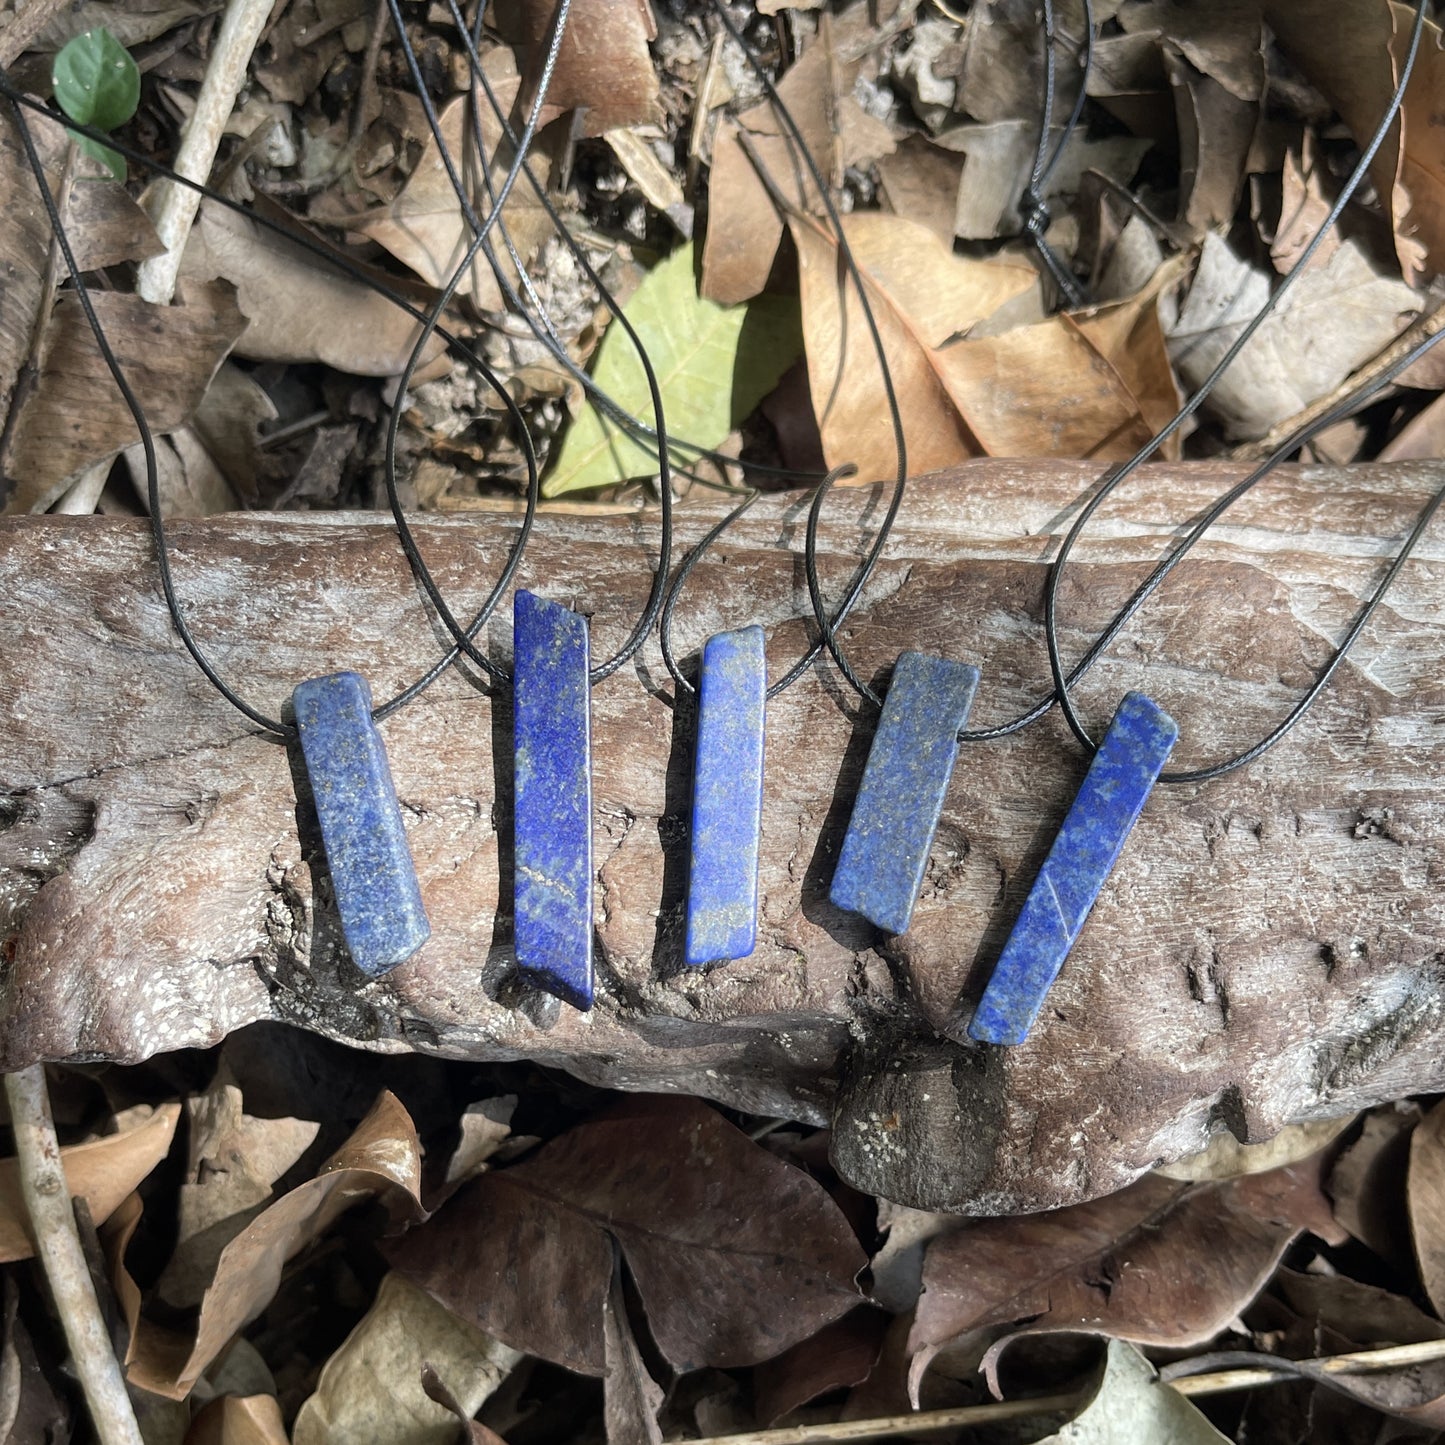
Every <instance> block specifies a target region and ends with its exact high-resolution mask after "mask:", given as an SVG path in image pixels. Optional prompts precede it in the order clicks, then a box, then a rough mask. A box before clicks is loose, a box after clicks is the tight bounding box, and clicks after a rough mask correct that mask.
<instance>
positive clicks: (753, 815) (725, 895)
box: [683, 627, 768, 965]
mask: <svg viewBox="0 0 1445 1445" xmlns="http://www.w3.org/2000/svg"><path fill="white" fill-rule="evenodd" d="M763 645H764V639H763V629H762V628H761V627H744V628H741V629H739V630H738V631H736V632H720V633H718V635H717V636H716V637H712V638H709V639H708V643H707V646H706V647H705V648H704V649H703V654H702V672H701V675H700V677H699V678H698V704H697V754H696V760H695V762H694V765H693V775H692V854H691V858H690V860H689V864H688V875H687V941H686V944H685V947H684V951H683V956H684V958H686V960H687V962H688V963H690V964H694V965H696V964H703V963H712V962H714V961H716V960H719V959H729V958H746V957H747V955H748V954H750V953H751V952H752V951H753V948H754V946H755V945H756V943H757V936H758V840H759V836H760V833H761V830H762V819H763V717H764V713H765V710H766V706H767V690H768V677H767V661H766V659H765V657H764V652H763Z"/></svg>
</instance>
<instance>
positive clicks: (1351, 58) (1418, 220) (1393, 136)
mask: <svg viewBox="0 0 1445 1445" xmlns="http://www.w3.org/2000/svg"><path fill="white" fill-rule="evenodd" d="M1264 14H1265V19H1266V21H1267V22H1268V24H1269V27H1270V29H1271V30H1273V31H1274V33H1275V36H1276V37H1277V38H1278V40H1279V43H1280V45H1281V47H1282V48H1283V49H1284V51H1285V52H1286V54H1287V55H1288V56H1289V58H1290V59H1291V60H1292V61H1293V62H1294V63H1295V64H1296V65H1297V66H1298V67H1299V68H1300V70H1301V71H1303V72H1304V74H1305V76H1306V77H1307V78H1308V79H1309V80H1310V81H1311V82H1312V83H1313V84H1314V85H1315V86H1317V87H1318V88H1319V90H1320V91H1321V92H1322V93H1323V94H1324V96H1325V97H1326V99H1327V100H1329V102H1330V104H1331V105H1333V106H1334V107H1335V109H1336V110H1338V111H1339V113H1340V115H1341V117H1342V118H1343V120H1344V122H1345V124H1346V125H1347V126H1348V127H1349V128H1350V131H1351V132H1352V134H1353V135H1354V137H1355V139H1356V141H1357V143H1358V144H1360V145H1361V146H1364V145H1365V144H1366V143H1367V142H1368V141H1369V140H1370V139H1371V138H1372V137H1373V135H1374V132H1375V130H1376V128H1377V127H1378V125H1379V123H1380V119H1381V117H1382V116H1383V115H1384V113H1385V110H1386V107H1387V106H1388V105H1389V102H1390V99H1391V97H1392V95H1393V94H1394V91H1395V87H1396V85H1397V84H1398V82H1399V75H1400V71H1401V68H1402V65H1403V62H1404V59H1405V55H1406V53H1407V51H1408V47H1409V39H1410V35H1411V33H1412V31H1413V28H1414V21H1415V16H1414V7H1413V6H1406V5H1401V4H1391V5H1390V6H1389V7H1388V8H1386V7H1385V6H1383V5H1355V4H1350V3H1348V0H1265V4H1264ZM1441 39H1442V37H1441V33H1440V29H1439V27H1438V26H1437V25H1435V24H1433V23H1431V22H1430V21H1426V23H1425V32H1424V34H1423V35H1422V37H1421V41H1420V49H1419V53H1418V56H1417V58H1416V62H1415V69H1414V71H1413V73H1412V74H1411V77H1410V83H1409V86H1408V87H1407V89H1406V92H1405V101H1404V105H1403V107H1402V109H1401V115H1400V117H1399V118H1397V119H1396V121H1395V123H1394V124H1393V125H1392V126H1391V127H1390V129H1389V131H1388V132H1387V134H1386V136H1385V140H1384V143H1383V144H1382V145H1381V146H1380V148H1379V150H1378V151H1377V152H1376V154H1375V159H1374V161H1373V162H1372V163H1371V166H1370V178H1371V180H1372V181H1373V182H1374V185H1375V191H1376V194H1377V195H1378V196H1380V197H1381V200H1382V204H1383V207H1384V210H1385V214H1386V216H1387V218H1388V219H1389V221H1390V224H1391V228H1392V230H1393V232H1394V238H1395V253H1396V256H1397V257H1398V258H1399V262H1400V269H1401V271H1402V272H1403V274H1404V276H1405V279H1406V281H1408V282H1410V283H1411V284H1412V285H1413V284H1415V283H1416V282H1417V281H1418V280H1419V279H1420V278H1421V277H1422V276H1423V275H1425V274H1426V273H1434V272H1438V271H1439V270H1440V269H1441V267H1442V266H1445V134H1442V130H1441V127H1440V126H1439V124H1438V123H1437V114H1438V110H1439V101H1438V97H1439V94H1440V87H1441V85H1442V84H1445V53H1442V51H1441Z"/></svg>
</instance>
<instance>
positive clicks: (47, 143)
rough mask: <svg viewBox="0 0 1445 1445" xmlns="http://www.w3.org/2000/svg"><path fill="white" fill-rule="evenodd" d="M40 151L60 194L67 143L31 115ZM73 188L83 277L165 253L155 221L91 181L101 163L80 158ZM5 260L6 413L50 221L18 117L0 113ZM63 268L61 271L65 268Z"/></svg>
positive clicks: (119, 190)
mask: <svg viewBox="0 0 1445 1445" xmlns="http://www.w3.org/2000/svg"><path fill="white" fill-rule="evenodd" d="M27 120H28V121H29V124H30V132H31V135H32V137H33V139H34V141H35V148H36V151H37V152H38V153H39V155H40V160H41V164H42V166H43V167H44V169H45V173H46V176H47V177H48V179H49V182H50V189H51V191H52V192H56V191H58V190H59V189H60V180H61V176H62V174H63V171H64V168H65V154H66V150H67V147H68V141H67V139H66V136H65V131H64V129H63V128H62V127H61V126H60V125H58V124H56V123H55V122H54V121H50V120H45V119H43V118H41V117H29V116H27ZM78 165H79V167H80V169H79V170H78V171H77V179H76V180H75V182H74V184H73V185H72V186H71V188H70V192H69V196H68V200H67V204H66V209H65V225H66V233H67V235H68V237H69V239H70V244H71V249H72V251H73V252H74V254H75V259H76V264H77V265H78V266H79V267H80V269H81V270H82V271H89V270H94V269H95V268H96V267H99V266H111V265H115V264H117V263H119V262H121V261H139V260H143V259H144V258H145V257H146V256H151V255H155V254H156V252H157V251H158V250H162V249H164V248H163V247H162V246H161V245H160V240H159V238H158V237H157V236H156V233H155V227H154V226H152V225H151V222H150V218H149V217H148V216H147V215H146V213H145V212H144V211H142V210H141V208H140V207H139V206H138V205H137V204H136V203H135V202H134V201H133V200H132V199H131V198H130V196H129V195H128V194H127V193H126V191H125V188H124V187H123V186H118V185H116V184H115V183H114V182H112V181H109V180H106V181H100V180H95V179H91V178H90V177H91V175H92V172H93V171H99V170H100V169H101V167H99V165H98V163H93V162H90V161H88V160H85V159H84V158H82V160H81V161H80V162H78ZM0 196H3V197H4V200H5V203H4V205H3V206H0V254H3V255H4V257H5V292H4V305H3V306H0V414H3V412H4V409H5V408H6V407H7V406H8V404H9V400H10V393H11V389H12V388H13V387H14V385H15V379H16V376H17V375H18V373H19V371H20V368H21V366H22V365H23V364H24V363H25V361H26V360H27V359H28V358H29V357H30V351H31V344H32V338H33V335H34V332H35V323H36V318H37V314H38V312H39V308H40V300H41V292H42V289H43V282H44V277H45V271H46V266H47V262H48V259H49V254H50V221H49V218H48V216H47V214H46V211H45V208H44V205H43V203H42V201H41V198H40V193H39V191H38V190H37V189H36V185H35V176H34V174H33V173H32V171H31V169H30V165H29V162H28V160H27V158H26V155H25V151H24V149H23V147H22V145H21V142H20V135H19V132H18V130H17V129H16V125H15V120H14V117H13V115H11V114H10V113H8V112H7V113H6V114H4V115H0ZM62 269H63V268H62Z"/></svg>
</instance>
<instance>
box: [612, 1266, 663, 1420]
mask: <svg viewBox="0 0 1445 1445" xmlns="http://www.w3.org/2000/svg"><path fill="white" fill-rule="evenodd" d="M602 1334H603V1348H604V1351H605V1353H606V1356H607V1374H606V1375H605V1376H604V1377H603V1380H602V1419H603V1424H604V1426H605V1427H606V1430H607V1445H662V1427H661V1426H660V1425H659V1424H658V1423H657V1412H658V1411H659V1410H660V1409H661V1408H662V1401H663V1392H662V1386H661V1385H659V1384H658V1383H657V1381H656V1380H654V1379H653V1378H652V1376H651V1375H650V1374H649V1373H648V1371H647V1365H646V1364H645V1363H644V1362H643V1359H642V1352H641V1351H640V1350H639V1349H638V1348H637V1339H636V1337H635V1336H634V1335H633V1333H632V1323H631V1321H630V1320H629V1319H628V1318H627V1296H626V1293H625V1291H624V1290H623V1288H622V1271H621V1270H620V1269H618V1270H615V1271H614V1272H613V1275H612V1289H611V1290H610V1291H609V1293H608V1296H607V1303H606V1305H605V1306H604V1307H603V1317H602Z"/></svg>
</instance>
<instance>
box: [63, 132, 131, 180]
mask: <svg viewBox="0 0 1445 1445" xmlns="http://www.w3.org/2000/svg"><path fill="white" fill-rule="evenodd" d="M68 134H69V135H70V137H71V139H72V140H74V141H75V143H76V145H78V146H79V147H80V148H81V150H83V151H84V152H85V153H86V155H88V156H91V157H93V158H94V159H95V160H98V161H99V162H100V163H101V165H103V166H104V167H105V168H106V170H108V171H109V172H110V173H111V175H112V176H113V177H114V178H115V179H116V180H118V181H123V180H124V179H125V157H124V156H123V155H121V153H120V152H119V151H113V150H111V148H110V147H109V146H103V145H101V143H100V142H99V141H98V140H91V138H90V137H89V136H88V135H76V134H75V132H74V131H70V132H68Z"/></svg>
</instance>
